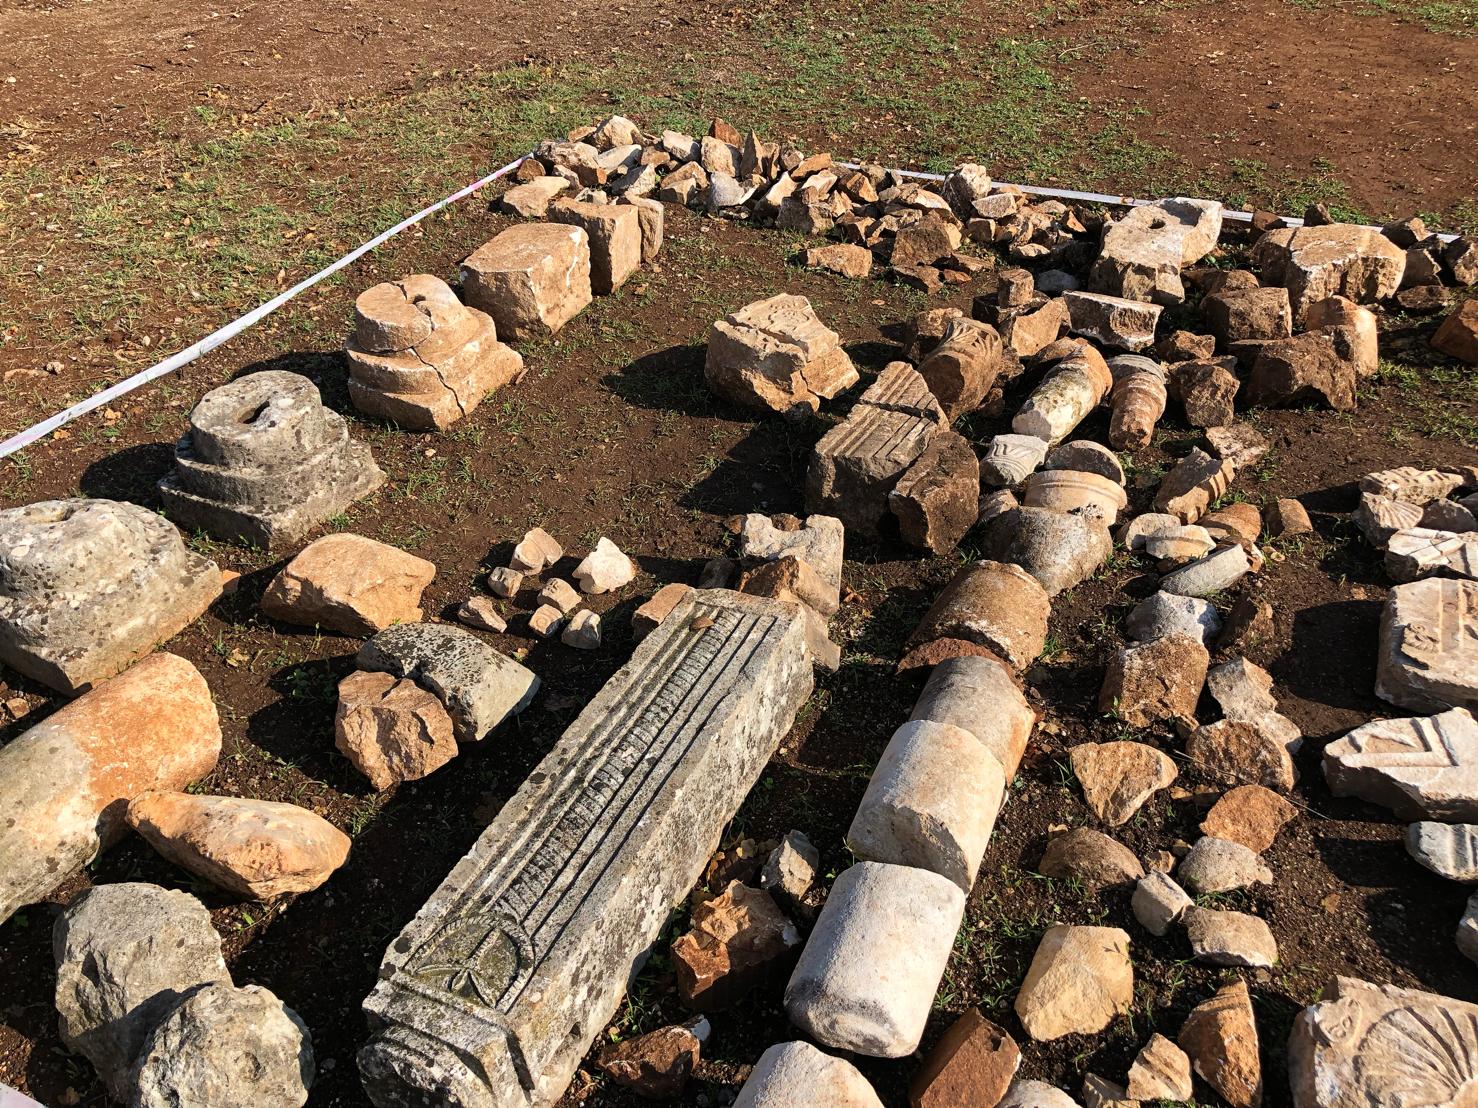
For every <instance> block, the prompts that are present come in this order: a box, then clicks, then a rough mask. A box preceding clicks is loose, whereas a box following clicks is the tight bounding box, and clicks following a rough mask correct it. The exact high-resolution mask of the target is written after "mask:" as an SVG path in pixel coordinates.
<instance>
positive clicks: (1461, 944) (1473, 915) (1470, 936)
mask: <svg viewBox="0 0 1478 1108" xmlns="http://www.w3.org/2000/svg"><path fill="white" fill-rule="evenodd" d="M1457 948H1458V950H1459V951H1460V952H1461V953H1462V955H1463V956H1464V957H1465V958H1467V959H1469V960H1470V961H1472V962H1478V893H1474V894H1473V895H1472V896H1470V897H1468V906H1467V908H1466V909H1465V910H1464V911H1463V918H1462V919H1460V920H1458V924H1457Z"/></svg>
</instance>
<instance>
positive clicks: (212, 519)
mask: <svg viewBox="0 0 1478 1108" xmlns="http://www.w3.org/2000/svg"><path fill="white" fill-rule="evenodd" d="M384 483H385V474H384V473H382V472H381V471H380V467H379V466H377V465H376V464H375V460H374V458H373V457H372V456H371V455H370V450H369V447H368V446H365V445H364V444H363V443H359V442H354V441H353V440H351V439H350V438H349V426H348V424H347V423H345V422H344V417H343V416H341V415H339V414H338V413H337V412H333V411H330V410H329V409H328V408H326V407H324V405H323V401H322V399H321V398H320V397H319V394H318V386H317V385H315V384H314V383H313V382H312V381H310V380H308V378H306V377H303V376H301V375H299V374H297V373H287V372H285V371H282V370H263V371H261V372H259V373H248V374H247V375H246V376H244V377H238V378H237V379H236V380H234V381H232V382H230V383H229V384H225V385H222V386H221V387H220V388H217V389H212V390H211V391H210V392H208V393H206V394H205V396H204V397H202V398H201V400H200V403H198V404H196V405H195V408H194V410H193V411H191V413H190V429H189V430H188V431H186V432H185V434H184V436H183V437H182V438H181V439H180V441H179V443H178V444H176V446H175V472H173V473H170V474H166V475H165V476H164V477H161V478H160V479H159V495H160V498H161V499H162V500H163V501H164V511H165V514H166V515H168V516H169V517H170V518H171V519H174V520H175V521H177V522H178V523H180V524H182V525H184V526H186V527H198V528H200V529H201V530H202V531H205V532H207V533H209V534H211V535H214V536H215V537H216V538H218V539H226V540H229V541H232V542H241V543H249V544H251V545H255V546H260V547H262V548H263V549H265V550H269V551H270V550H277V549H280V548H281V547H283V546H286V545H288V544H290V543H292V542H294V541H295V540H297V539H299V538H301V537H302V536H303V535H305V534H307V533H308V532H309V531H310V530H312V529H313V528H314V527H316V526H318V525H319V524H320V523H322V522H323V521H324V520H326V519H328V518H329V517H330V516H335V515H338V514H339V513H340V512H342V511H343V510H344V509H345V508H347V507H349V505H350V504H353V503H354V502H355V501H356V500H359V499H361V498H363V497H366V496H368V495H369V494H370V493H372V492H374V491H375V490H376V489H378V488H379V487H380V486H381V485H383V484H384Z"/></svg>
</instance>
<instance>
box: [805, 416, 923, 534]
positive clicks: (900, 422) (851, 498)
mask: <svg viewBox="0 0 1478 1108" xmlns="http://www.w3.org/2000/svg"><path fill="white" fill-rule="evenodd" d="M938 433H939V428H938V426H937V425H936V424H935V423H934V422H933V421H931V420H928V419H924V418H922V417H920V416H915V415H906V414H904V413H903V412H897V411H890V410H888V409H884V408H876V407H873V406H872V405H870V404H858V405H856V406H855V407H854V408H853V409H852V411H851V413H850V414H849V415H848V416H847V419H846V421H845V422H842V423H839V424H837V425H836V426H835V427H833V428H832V429H831V430H830V431H828V432H827V433H826V434H825V435H823V436H822V437H821V441H820V442H818V443H817V444H816V446H815V448H814V449H813V451H812V453H811V464H810V467H809V468H808V469H807V471H806V509H807V510H808V511H811V512H825V513H827V514H829V515H833V516H836V517H837V518H838V519H840V520H841V521H842V523H843V524H844V525H845V526H846V528H847V529H848V530H849V531H853V532H856V533H857V534H858V535H876V534H877V532H878V525H879V524H880V523H881V522H882V520H883V519H885V518H886V517H887V515H888V497H889V494H890V493H891V492H892V491H893V489H894V488H895V486H896V485H897V484H898V481H899V480H900V479H901V478H902V477H903V475H904V474H905V473H906V472H907V470H908V468H909V466H911V465H913V463H914V461H915V460H916V459H917V458H919V457H920V456H921V455H922V454H923V453H924V451H925V449H926V448H927V447H928V446H929V443H930V442H931V441H932V440H933V438H934V436H935V435H936V434H938Z"/></svg>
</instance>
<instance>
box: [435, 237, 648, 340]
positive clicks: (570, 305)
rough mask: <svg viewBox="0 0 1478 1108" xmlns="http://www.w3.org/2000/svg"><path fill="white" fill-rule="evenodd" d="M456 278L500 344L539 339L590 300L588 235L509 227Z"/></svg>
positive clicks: (471, 256) (475, 254)
mask: <svg viewBox="0 0 1478 1108" xmlns="http://www.w3.org/2000/svg"><path fill="white" fill-rule="evenodd" d="M633 218H634V217H633ZM638 237H639V236H638ZM461 276H462V295H463V296H465V297H466V298H467V303H468V304H469V305H470V306H471V307H474V308H477V309H479V310H481V311H484V312H486V313H487V314H488V315H490V316H492V317H493V322H494V323H495V324H496V325H497V327H498V332H499V333H500V334H501V335H502V336H503V337H504V338H505V339H507V340H509V341H510V342H526V341H528V340H530V339H536V338H543V337H545V336H548V335H552V334H554V333H555V332H557V331H558V330H559V329H560V328H561V327H563V326H564V325H565V324H566V323H568V322H569V321H570V320H571V319H573V318H575V316H577V315H579V314H580V312H581V311H583V310H584V308H585V306H586V305H587V304H589V303H590V301H591V288H590V236H589V235H587V234H586V233H585V232H584V231H583V230H582V229H581V228H579V227H569V226H566V225H564V224H561V223H524V224H520V225H518V226H516V227H510V228H508V230H506V231H503V232H501V233H500V234H498V235H496V236H495V237H494V238H492V239H491V240H489V241H488V242H485V243H483V245H481V246H479V247H478V248H477V249H476V250H474V251H473V252H472V253H471V254H469V255H468V256H467V257H466V259H464V260H463V262H462V267H461Z"/></svg>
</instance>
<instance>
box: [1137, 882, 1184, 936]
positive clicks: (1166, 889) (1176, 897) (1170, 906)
mask: <svg viewBox="0 0 1478 1108" xmlns="http://www.w3.org/2000/svg"><path fill="white" fill-rule="evenodd" d="M1195 903H1196V902H1195V901H1194V900H1192V899H1191V898H1190V897H1189V896H1188V895H1187V894H1186V891H1185V890H1184V889H1182V888H1181V887H1180V886H1179V885H1178V884H1176V882H1175V881H1174V880H1172V879H1171V877H1170V875H1169V874H1166V873H1161V872H1160V871H1159V870H1150V872H1149V873H1147V874H1145V875H1144V876H1143V877H1141V878H1140V879H1139V884H1137V885H1135V886H1134V895H1133V897H1131V898H1130V901H1129V907H1130V908H1131V909H1132V910H1133V912H1134V918H1135V919H1137V920H1138V921H1139V923H1140V926H1141V927H1143V928H1144V929H1145V930H1146V931H1148V932H1149V933H1150V934H1151V935H1167V934H1169V933H1170V928H1171V927H1172V926H1173V925H1175V924H1177V923H1179V922H1180V920H1181V917H1182V916H1184V915H1185V914H1186V911H1187V910H1188V909H1190V908H1192V907H1194V906H1195Z"/></svg>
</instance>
